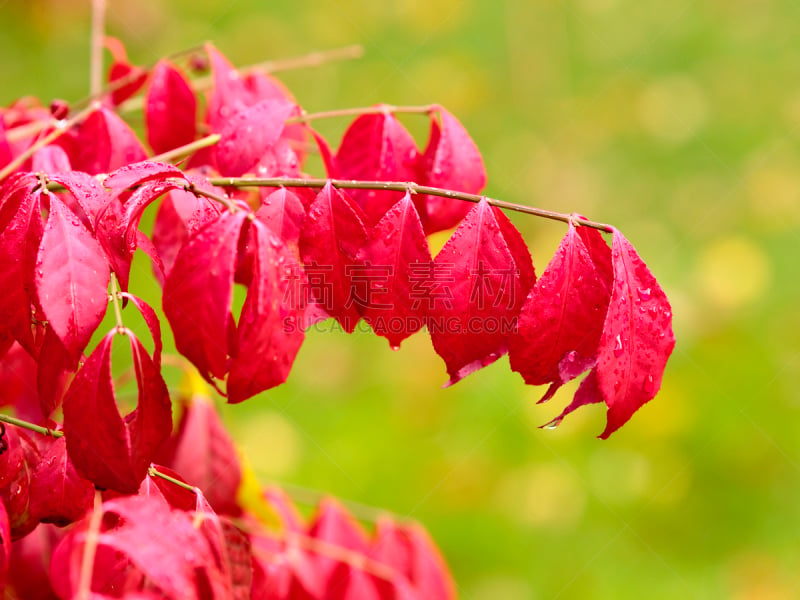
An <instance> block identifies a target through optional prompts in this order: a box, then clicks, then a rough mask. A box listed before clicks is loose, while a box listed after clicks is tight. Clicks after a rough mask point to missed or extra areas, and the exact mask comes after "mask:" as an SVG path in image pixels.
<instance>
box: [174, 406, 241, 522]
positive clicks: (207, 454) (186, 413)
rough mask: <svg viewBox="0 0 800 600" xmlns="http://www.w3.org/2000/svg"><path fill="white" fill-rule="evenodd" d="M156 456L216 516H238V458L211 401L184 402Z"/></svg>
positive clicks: (239, 479) (239, 469) (239, 481)
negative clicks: (171, 432)
mask: <svg viewBox="0 0 800 600" xmlns="http://www.w3.org/2000/svg"><path fill="white" fill-rule="evenodd" d="M160 454H161V456H160V457H159V462H162V463H164V464H166V465H167V466H168V467H170V468H171V469H173V470H174V471H175V472H176V473H179V474H180V475H181V477H182V478H183V479H184V480H185V481H186V482H187V483H189V484H190V485H193V486H196V487H199V488H200V489H202V490H205V493H206V498H207V499H208V501H209V503H210V504H211V506H213V507H214V510H215V511H216V512H218V513H220V514H228V515H238V514H239V513H241V508H239V504H238V502H237V500H236V494H237V492H238V489H239V485H240V484H241V481H242V468H241V465H240V461H239V456H238V454H237V453H236V447H235V446H234V444H233V440H232V439H231V437H230V434H229V433H228V431H227V430H226V429H225V426H224V425H223V423H222V421H221V420H220V418H219V415H218V414H217V411H216V410H215V409H214V405H213V402H212V400H211V398H208V397H205V396H199V395H196V396H194V397H192V398H190V399H188V400H186V401H184V410H183V416H182V417H181V420H180V423H179V425H178V430H177V431H176V433H175V434H174V436H173V437H172V438H171V439H170V440H169V441H168V442H167V443H166V444H165V446H164V448H163V449H162V452H161V453H160Z"/></svg>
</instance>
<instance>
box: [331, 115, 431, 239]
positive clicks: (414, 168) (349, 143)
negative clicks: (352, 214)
mask: <svg viewBox="0 0 800 600" xmlns="http://www.w3.org/2000/svg"><path fill="white" fill-rule="evenodd" d="M418 162H419V150H417V145H416V143H415V142H414V138H412V137H411V134H409V133H408V131H407V130H406V128H405V127H403V125H402V124H401V123H400V122H399V121H398V120H397V118H396V117H395V116H394V115H393V114H392V113H390V112H388V107H387V112H382V113H380V114H369V115H361V116H360V117H358V118H357V119H356V120H355V121H353V122H352V123H351V124H350V127H348V128H347V131H346V132H345V134H344V137H343V138H342V143H341V145H340V146H339V151H338V152H337V153H336V169H337V173H336V177H340V178H343V179H362V180H378V181H416V180H417V179H418ZM351 195H352V197H353V200H355V201H356V203H357V204H358V205H359V206H360V207H361V208H362V209H363V210H364V214H365V215H366V216H367V218H366V223H367V224H368V225H373V224H375V223H377V222H378V221H379V220H380V219H381V217H383V215H384V214H385V213H386V211H387V210H389V208H391V207H392V206H394V205H395V204H396V203H397V202H398V201H399V200H400V199H401V198H402V195H403V194H402V192H390V191H385V190H352V191H351Z"/></svg>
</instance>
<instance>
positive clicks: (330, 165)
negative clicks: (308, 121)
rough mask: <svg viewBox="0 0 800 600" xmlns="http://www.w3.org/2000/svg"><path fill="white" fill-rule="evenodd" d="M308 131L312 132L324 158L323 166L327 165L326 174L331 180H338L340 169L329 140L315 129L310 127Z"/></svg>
mask: <svg viewBox="0 0 800 600" xmlns="http://www.w3.org/2000/svg"><path fill="white" fill-rule="evenodd" d="M308 130H309V131H310V132H311V136H312V137H313V138H314V142H315V143H316V145H317V149H318V150H319V155H320V157H321V158H322V164H323V165H325V172H326V173H327V174H328V177H329V178H330V179H336V177H338V175H337V173H338V172H339V168H338V167H337V165H336V156H335V155H334V153H333V150H331V146H330V144H329V143H328V140H326V139H325V138H324V137H322V134H321V133H319V132H318V131H316V130H315V129H313V128H311V127H309V128H308Z"/></svg>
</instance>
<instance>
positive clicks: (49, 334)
mask: <svg viewBox="0 0 800 600" xmlns="http://www.w3.org/2000/svg"><path fill="white" fill-rule="evenodd" d="M77 370H78V361H77V360H76V359H75V357H74V356H71V355H70V353H69V352H68V351H67V349H66V348H65V347H64V344H62V343H61V340H59V339H58V336H57V335H56V334H55V332H54V331H53V328H52V327H46V328H45V333H44V339H43V341H42V346H41V348H40V350H39V361H38V369H37V371H36V388H37V390H38V392H39V408H40V416H39V419H41V416H44V417H45V418H50V416H51V415H52V414H53V411H55V410H56V409H57V408H58V407H59V406H61V400H62V399H63V397H64V392H66V391H67V384H68V383H69V377H70V375H71V374H72V373H74V372H75V371H77Z"/></svg>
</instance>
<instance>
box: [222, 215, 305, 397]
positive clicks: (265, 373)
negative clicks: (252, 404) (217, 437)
mask: <svg viewBox="0 0 800 600" xmlns="http://www.w3.org/2000/svg"><path fill="white" fill-rule="evenodd" d="M250 231H251V232H252V234H253V239H254V242H255V248H254V255H253V256H254V258H253V277H252V281H251V283H250V287H249V288H248V290H247V297H246V298H245V302H244V306H243V308H242V314H241V317H240V318H239V327H238V334H239V337H238V344H237V345H238V351H237V353H236V355H235V356H233V360H232V362H231V365H230V373H229V374H228V387H227V391H228V402H231V403H235V402H241V401H242V400H245V399H246V398H249V397H251V396H254V395H255V394H257V393H259V392H262V391H264V390H267V389H270V388H272V387H275V386H276V385H279V384H281V383H283V382H284V381H286V378H287V377H288V375H289V371H290V370H291V368H292V364H293V363H294V359H295V356H296V355H297V352H298V350H299V349H300V345H301V344H302V343H303V339H304V338H305V332H304V328H303V313H304V311H305V306H304V304H303V303H302V302H298V297H300V299H302V296H301V295H300V294H294V295H293V294H292V293H291V292H292V291H293V290H291V289H290V288H291V287H292V286H297V285H298V284H301V282H302V268H301V266H300V264H299V263H298V262H297V259H296V258H295V256H294V254H293V253H292V252H291V251H290V250H289V249H288V248H287V246H286V244H284V243H283V242H282V241H281V240H280V239H279V238H277V237H276V236H275V235H273V234H272V232H271V231H270V230H269V229H268V228H267V226H266V225H264V224H263V223H261V222H260V221H254V222H253V223H252V225H251V228H250Z"/></svg>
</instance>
